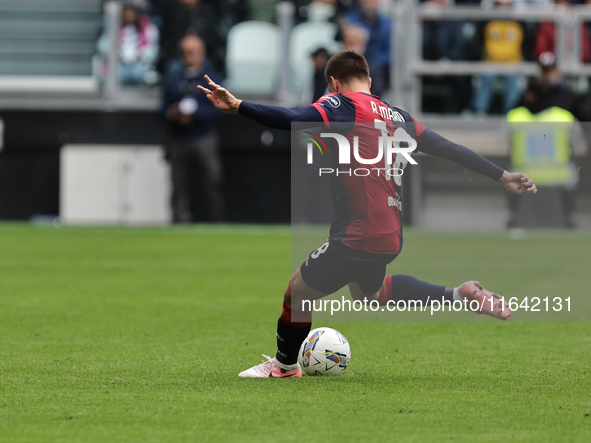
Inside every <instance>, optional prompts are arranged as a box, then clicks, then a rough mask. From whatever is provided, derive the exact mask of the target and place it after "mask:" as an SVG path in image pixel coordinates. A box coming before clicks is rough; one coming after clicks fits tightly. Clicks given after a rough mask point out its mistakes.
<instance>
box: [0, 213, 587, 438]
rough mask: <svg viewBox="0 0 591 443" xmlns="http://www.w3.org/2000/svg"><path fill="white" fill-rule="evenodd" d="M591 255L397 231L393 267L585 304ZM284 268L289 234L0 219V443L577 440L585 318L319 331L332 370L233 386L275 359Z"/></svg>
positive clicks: (555, 241)
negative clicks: (333, 358)
mask: <svg viewBox="0 0 591 443" xmlns="http://www.w3.org/2000/svg"><path fill="white" fill-rule="evenodd" d="M589 251H591V235H590V234H588V233H587V234H586V233H576V232H575V233H560V232H556V233H551V232H543V233H538V234H531V235H528V236H527V237H526V238H525V239H523V240H511V239H510V238H508V237H507V235H506V234H502V233H499V234H443V233H441V234H436V233H425V232H421V231H410V230H409V231H408V232H407V234H406V236H405V250H404V251H403V253H402V254H401V256H400V257H399V258H398V259H397V260H396V261H395V268H394V271H395V272H401V273H410V274H415V275H416V276H417V277H419V278H424V279H428V280H431V281H433V282H438V283H441V284H448V285H451V284H454V283H455V284H457V283H460V282H461V281H463V280H465V279H467V278H476V279H480V280H481V281H482V282H483V283H485V284H486V285H487V286H488V287H491V288H492V289H494V290H503V291H507V292H511V293H521V294H529V295H530V296H533V295H535V294H536V293H538V292H541V293H548V294H560V295H564V294H565V293H568V292H574V291H577V292H582V293H583V294H585V293H587V294H588V293H589V287H590V286H589V283H590V277H589V276H590V274H591V269H589ZM289 269H290V236H289V229H288V228H284V227H240V226H238V227H224V226H221V227H200V226H197V227H187V228H178V229H175V228H162V229H156V228H141V229H139V228H138V229H122V228H112V229H107V228H103V229H99V228H61V229H56V228H49V227H30V226H28V225H19V224H3V225H0V441H1V442H44V443H49V442H85V443H87V442H183V441H185V442H207V441H211V442H223V441H231V442H245V441H246V442H248V441H253V442H267V441H277V442H283V441H294V442H295V441H327V440H329V441H342V442H361V441H364V442H370V441H396V442H499V441H528V442H546V441H548V442H588V441H591V416H590V415H589V414H591V375H590V373H591V326H590V324H589V323H519V322H517V323H512V324H502V323H500V322H494V323H488V322H487V323H408V322H407V323H335V324H322V325H327V326H333V327H336V328H338V329H339V330H340V331H341V332H343V333H344V334H345V335H346V337H347V338H348V339H349V341H350V343H351V346H352V360H351V366H350V368H349V369H348V370H347V372H345V374H344V375H343V376H341V377H334V378H321V377H306V376H304V378H302V379H301V380H277V379H267V380H260V379H250V380H248V379H240V378H238V377H237V373H238V372H239V371H241V370H243V369H245V368H247V367H249V366H251V365H253V364H256V363H258V362H260V359H261V357H260V354H261V353H263V352H264V353H267V354H271V355H272V354H273V352H274V349H275V337H274V329H275V325H276V321H277V317H278V315H279V313H280V308H281V297H282V294H283V290H284V288H285V286H286V284H287V280H288V277H289V275H288V274H289ZM467 273H468V274H470V275H465V274H467ZM464 277H467V278H464ZM458 280H459V281H458ZM466 315H473V314H471V313H466ZM320 325H321V324H319V323H317V324H316V326H320Z"/></svg>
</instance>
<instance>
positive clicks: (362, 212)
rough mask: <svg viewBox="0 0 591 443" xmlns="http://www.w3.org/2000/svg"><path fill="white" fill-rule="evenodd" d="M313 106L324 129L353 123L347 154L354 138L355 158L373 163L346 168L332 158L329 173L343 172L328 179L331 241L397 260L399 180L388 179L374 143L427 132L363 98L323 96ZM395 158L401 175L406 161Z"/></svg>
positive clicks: (397, 111)
mask: <svg viewBox="0 0 591 443" xmlns="http://www.w3.org/2000/svg"><path fill="white" fill-rule="evenodd" d="M311 106H313V107H314V108H316V109H317V110H318V112H320V115H321V116H322V119H323V121H324V123H325V125H326V126H327V127H330V125H331V124H333V126H339V125H338V124H339V123H345V122H347V123H349V122H355V125H354V126H352V129H351V130H350V131H348V132H347V134H346V136H347V138H348V139H349V145H350V146H351V149H354V137H355V136H356V137H357V138H358V152H359V157H360V158H361V159H365V160H368V159H377V161H376V162H374V163H369V164H367V163H363V164H362V163H360V162H359V160H358V159H357V158H356V157H355V156H354V155H351V163H350V164H348V165H340V164H338V155H335V154H336V153H334V152H332V153H331V166H332V169H334V170H335V171H336V170H339V171H340V172H341V173H338V174H336V173H333V174H332V176H331V195H332V198H333V200H334V202H335V215H334V218H333V221H332V224H331V230H330V238H331V240H334V241H339V242H341V243H342V244H343V245H344V246H347V247H349V248H352V249H355V250H358V251H363V252H366V253H370V254H387V255H394V254H398V253H399V252H400V250H401V248H402V215H401V210H402V203H401V176H400V175H398V174H396V175H395V176H393V175H391V174H390V175H389V174H386V164H385V161H386V159H385V156H384V155H380V154H379V152H378V151H379V149H380V148H379V143H378V140H379V138H380V137H381V136H383V135H390V136H392V135H394V131H395V130H396V129H398V128H402V129H404V131H405V132H406V133H407V134H408V135H409V136H410V137H412V138H413V139H416V138H417V137H418V136H420V135H421V134H422V132H423V131H424V130H425V129H426V128H425V127H424V126H423V125H421V124H420V123H417V122H416V121H415V120H414V119H413V118H412V117H411V116H410V114H408V113H407V112H405V111H403V110H401V109H398V108H394V107H391V106H390V105H388V104H387V103H385V102H383V101H382V100H380V99H379V98H378V97H376V96H373V95H369V94H365V93H362V92H355V93H350V92H347V93H340V94H339V93H332V94H327V95H325V96H323V97H321V98H320V99H319V100H318V101H317V102H316V103H314V104H312V105H311ZM335 123H336V124H337V125H334V124H335ZM327 130H328V129H327ZM384 132H387V134H384ZM333 151H334V150H333ZM396 157H397V155H396V154H395V155H394V157H393V159H392V160H393V162H392V167H393V168H396V169H398V168H401V169H403V168H404V167H405V165H406V161H405V159H404V158H403V156H400V157H402V158H396ZM356 172H360V173H358V174H356Z"/></svg>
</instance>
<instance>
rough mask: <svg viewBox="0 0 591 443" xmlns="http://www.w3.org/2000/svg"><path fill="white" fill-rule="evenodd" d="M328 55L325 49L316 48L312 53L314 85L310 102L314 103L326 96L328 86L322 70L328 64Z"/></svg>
mask: <svg viewBox="0 0 591 443" xmlns="http://www.w3.org/2000/svg"><path fill="white" fill-rule="evenodd" d="M329 58H330V55H329V54H328V51H327V50H326V49H325V48H318V49H317V50H316V51H314V52H313V53H312V62H313V63H314V83H313V91H312V101H311V103H315V102H316V101H317V100H318V99H319V98H320V97H322V96H323V95H325V94H328V85H327V84H326V77H325V76H324V69H325V68H326V64H327V63H328V59H329Z"/></svg>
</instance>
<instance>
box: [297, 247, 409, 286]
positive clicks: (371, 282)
mask: <svg viewBox="0 0 591 443" xmlns="http://www.w3.org/2000/svg"><path fill="white" fill-rule="evenodd" d="M397 255H398V254H396V255H382V254H369V253H367V252H362V251H356V250H354V249H351V248H348V247H346V246H344V245H343V244H342V243H340V242H338V241H334V240H327V241H326V242H325V243H324V244H323V245H322V246H320V247H319V248H318V249H316V250H315V251H313V252H312V253H311V254H310V255H309V256H308V258H307V259H306V261H305V262H304V263H302V266H301V268H300V269H301V272H302V278H303V279H304V282H306V284H307V285H308V286H310V287H312V288H313V289H316V290H317V291H320V292H322V293H324V294H327V295H328V294H332V293H334V292H337V291H338V290H339V289H341V288H342V287H344V286H346V285H348V284H349V283H357V284H358V285H359V287H360V289H361V291H362V292H363V293H364V294H365V295H368V296H369V295H373V294H375V293H376V292H378V291H379V290H380V288H381V287H382V282H383V281H384V277H385V276H386V265H387V264H388V263H390V262H391V261H392V260H394V259H395V258H396V257H397Z"/></svg>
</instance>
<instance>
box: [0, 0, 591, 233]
mask: <svg viewBox="0 0 591 443" xmlns="http://www.w3.org/2000/svg"><path fill="white" fill-rule="evenodd" d="M129 9H134V10H135V11H136V13H137V16H136V24H134V26H135V29H136V31H137V36H135V37H134V35H135V34H133V35H132V36H131V37H130V39H131V40H127V37H129V35H127V34H125V32H127V31H125V28H126V26H125V23H124V20H127V19H126V18H125V17H126V16H125V14H126V11H128V10H129ZM491 23H497V25H498V26H499V27H498V28H494V29H493V28H489V27H488V26H489V25H490V24H491ZM590 26H591V7H589V6H587V5H586V4H585V2H584V1H582V2H579V1H576V0H573V1H565V0H559V1H556V2H552V1H549V0H513V1H511V0H502V1H492V0H482V1H480V0H461V1H460V0H456V1H455V3H454V1H453V0H430V1H425V2H418V1H415V0H398V1H393V0H392V1H390V0H381V1H380V0H339V1H337V0H315V1H310V0H296V1H291V2H288V1H279V2H275V1H272V0H218V1H214V0H132V1H114V0H112V1H101V0H0V133H1V136H0V148H1V150H0V219H2V220H32V221H34V222H37V223H53V222H55V221H57V220H60V221H61V222H63V223H82V224H153V223H159V224H161V223H169V222H171V221H172V213H171V209H170V203H169V201H170V195H171V192H172V191H171V183H170V163H169V162H167V161H166V160H165V159H164V157H165V149H164V147H163V146H164V145H165V144H166V140H167V123H166V119H165V116H164V110H163V105H162V97H163V89H164V87H163V85H165V84H166V81H167V77H168V76H170V75H172V73H173V72H174V70H175V69H178V68H175V66H178V52H177V47H178V43H179V41H180V39H181V38H182V37H183V36H185V35H187V34H191V35H192V34H196V35H197V36H199V37H200V38H201V39H203V41H204V42H205V45H206V47H207V53H208V59H209V61H210V62H211V66H212V67H213V68H214V69H215V70H216V71H218V72H219V73H220V76H221V77H223V78H224V79H225V80H224V84H225V85H227V86H228V87H229V88H231V90H232V91H233V92H235V93H236V95H239V96H241V97H243V98H246V99H248V100H253V101H259V102H263V103H267V104H279V105H283V106H298V105H307V104H309V103H310V102H311V101H312V99H313V97H314V96H316V95H317V92H318V88H321V87H320V86H319V85H318V82H317V81H316V80H317V79H318V78H320V79H321V76H320V77H318V76H316V75H315V74H316V72H321V70H322V63H323V57H324V54H325V53H324V51H323V50H325V51H326V53H327V54H331V53H334V52H335V51H338V50H339V49H341V48H343V47H348V48H354V49H357V50H359V51H363V52H365V54H366V56H367V58H368V59H369V61H370V64H371V66H372V76H373V77H374V84H375V85H376V89H379V91H375V92H379V94H380V95H381V96H383V97H384V98H385V99H386V101H388V102H389V103H391V104H393V105H395V106H399V107H402V108H404V109H407V110H408V111H409V112H411V113H412V114H413V115H414V116H415V117H416V118H417V119H418V120H419V121H422V122H423V123H425V124H426V125H427V126H430V127H431V128H432V129H434V130H437V131H439V132H441V133H442V134H443V135H445V136H448V137H449V138H451V139H453V140H454V141H457V142H458V143H462V144H465V145H466V146H468V147H470V148H471V149H474V150H475V151H477V152H480V153H481V154H483V155H485V156H486V157H488V158H490V159H491V160H493V161H495V162H497V163H498V164H499V165H501V166H503V167H506V168H508V167H509V164H510V157H509V154H510V146H509V137H508V136H507V134H506V131H504V130H503V127H504V126H503V123H504V121H505V120H506V116H505V115H506V112H507V111H508V109H510V108H511V107H515V106H518V105H519V104H520V101H521V100H523V98H522V96H523V95H524V93H526V92H527V91H529V90H530V89H531V88H529V86H528V85H530V84H536V83H535V79H542V80H541V81H542V83H543V72H542V71H543V69H548V68H549V67H553V66H554V64H555V65H556V68H557V69H555V72H557V73H558V74H557V75H559V77H560V88H562V89H561V90H560V91H558V92H556V91H555V90H554V92H553V93H552V94H554V93H555V94H554V95H552V94H550V95H549V97H550V100H555V102H552V104H553V105H556V106H562V107H564V108H566V109H567V110H568V111H569V112H571V113H572V114H573V115H574V116H575V117H576V118H577V119H578V120H580V121H583V122H586V121H591V94H590V92H589V78H590V76H591V65H589V62H591V49H590V48H591V37H590V32H589V27H590ZM118 30H119V31H118ZM495 33H497V34H495ZM133 38H136V40H135V42H136V45H137V47H135V48H133V47H132V48H126V47H124V46H125V45H126V44H128V43H129V41H134V40H133ZM138 47H139V48H141V49H142V51H144V52H142V56H141V57H144V58H143V59H142V58H141V57H139V58H138V57H136V58H134V56H133V55H132V56H130V57H131V58H129V57H128V56H127V55H126V51H127V50H131V52H132V53H133V52H134V51H136V52H137V51H139V50H138ZM148 49H149V51H148ZM548 53H550V54H551V55H552V56H553V57H554V59H553V60H547V59H545V58H544V57H543V55H544V54H546V57H547V56H548V55H547V54H548ZM540 57H541V58H540ZM130 60H132V61H131V62H130ZM137 60H140V61H141V63H139V62H138V61H137ZM134 63H135V64H136V65H138V66H134ZM139 65H141V66H139ZM550 65H552V66H550ZM138 69H139V70H140V74H137V72H138ZM128 70H130V71H128ZM124 72H127V73H129V72H131V74H130V75H128V76H127V77H125V76H124V75H123V74H124ZM491 74H494V75H491ZM532 79H534V80H532ZM565 91H566V92H565ZM542 92H544V91H542ZM546 92H547V91H546ZM565 96H566V98H565ZM584 128H585V129H586V126H584ZM215 131H216V133H217V135H218V136H219V140H220V142H219V143H220V153H221V161H222V164H223V171H224V172H223V177H224V179H223V186H222V194H223V200H224V202H225V204H224V207H225V209H224V211H223V214H222V216H221V220H222V221H225V222H242V223H288V222H290V198H289V196H290V186H291V183H290V178H289V177H290V174H289V171H290V137H289V134H288V133H285V132H282V131H277V130H272V129H267V128H264V127H262V126H261V125H258V124H256V123H254V122H252V121H250V120H248V119H246V118H243V117H241V116H238V115H223V116H222V117H221V119H220V120H219V123H218V125H217V126H216V129H215ZM585 132H588V131H585ZM573 155H574V161H575V163H576V165H577V167H578V168H580V181H579V185H578V189H577V192H576V194H575V199H576V205H575V207H576V215H575V218H574V221H575V223H576V226H577V227H579V228H587V229H588V228H591V192H590V191H591V179H590V178H589V174H586V171H587V170H588V169H589V166H591V164H590V161H589V158H588V156H587V155H586V151H585V149H582V150H580V151H576V152H573ZM195 175H196V176H195V177H193V178H192V179H191V180H192V182H191V186H193V187H195V188H198V187H199V186H198V185H199V183H198V177H197V175H198V173H197V172H195ZM404 180H405V191H404V192H405V194H407V195H405V222H406V224H410V225H414V226H419V227H423V228H434V227H437V228H440V229H441V228H443V229H459V230H466V229H486V230H488V229H503V228H504V227H505V226H506V225H507V221H508V209H507V196H506V195H505V194H504V192H503V191H502V189H501V188H500V187H498V186H496V185H495V184H494V183H491V182H489V181H487V179H485V178H483V177H479V176H475V175H474V174H469V173H467V172H466V171H462V170H461V168H458V167H457V166H456V165H453V164H450V163H448V162H446V161H440V160H438V159H431V158H423V159H422V160H421V162H420V167H415V168H410V170H409V171H407V174H405V176H404ZM542 194H543V195H542V196H541V197H540V199H538V200H536V202H535V204H533V206H531V207H530V208H529V211H530V214H533V215H532V216H531V217H529V218H528V217H525V218H524V219H523V220H521V222H520V223H521V224H522V225H523V226H534V225H539V226H557V227H558V226H563V225H564V224H565V220H564V219H563V218H561V217H560V216H556V214H559V215H560V214H561V213H562V209H561V205H562V204H563V202H562V201H561V198H560V194H559V193H556V192H552V190H550V191H549V192H547V193H545V194H544V193H542ZM191 198H192V201H191V219H190V220H184V221H194V222H199V221H204V220H205V221H207V220H208V216H207V214H205V212H204V211H203V210H202V208H203V204H202V203H203V201H202V200H203V197H202V196H200V194H199V192H195V193H193V194H192V197H191Z"/></svg>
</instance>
